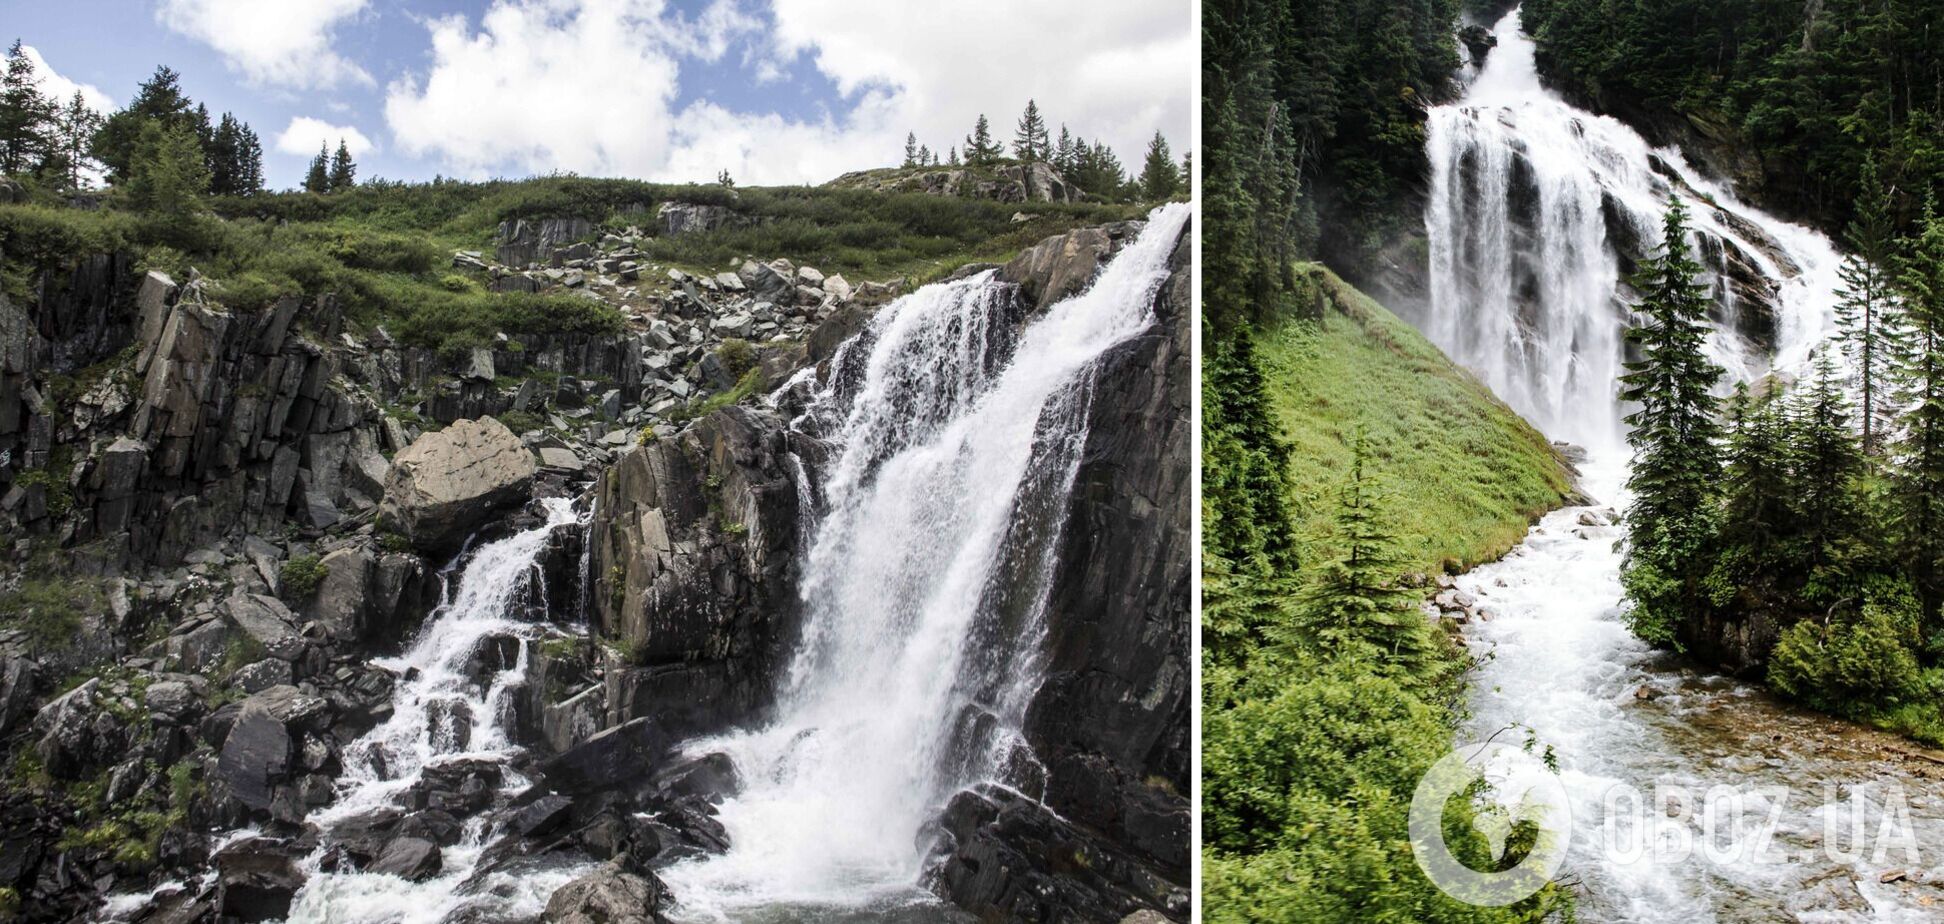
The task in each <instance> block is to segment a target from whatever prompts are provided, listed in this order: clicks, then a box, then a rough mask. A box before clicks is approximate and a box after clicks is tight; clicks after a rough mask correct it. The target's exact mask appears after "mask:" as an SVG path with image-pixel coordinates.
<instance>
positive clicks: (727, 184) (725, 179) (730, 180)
mask: <svg viewBox="0 0 1944 924" xmlns="http://www.w3.org/2000/svg"><path fill="white" fill-rule="evenodd" d="M716 185H717V186H720V187H722V188H724V189H735V188H736V180H735V178H734V177H731V176H730V175H729V168H727V167H724V168H723V169H722V171H721V172H720V173H717V174H716Z"/></svg>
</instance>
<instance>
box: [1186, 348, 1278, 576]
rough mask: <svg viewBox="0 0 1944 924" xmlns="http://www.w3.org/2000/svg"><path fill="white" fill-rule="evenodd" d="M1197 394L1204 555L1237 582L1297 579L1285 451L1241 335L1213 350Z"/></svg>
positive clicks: (1252, 354) (1264, 389)
mask: <svg viewBox="0 0 1944 924" xmlns="http://www.w3.org/2000/svg"><path fill="white" fill-rule="evenodd" d="M1202 394H1203V408H1204V419H1203V422H1202V432H1203V438H1202V456H1203V463H1202V469H1203V473H1204V486H1203V492H1202V493H1203V498H1204V500H1203V511H1204V516H1203V525H1202V530H1203V536H1204V538H1203V545H1204V547H1205V548H1206V549H1207V550H1208V551H1209V553H1210V554H1211V555H1212V556H1213V557H1216V558H1221V559H1224V560H1226V561H1228V562H1229V563H1230V564H1231V566H1232V567H1233V569H1234V570H1235V571H1236V572H1237V573H1240V574H1255V575H1264V574H1271V573H1275V572H1293V571H1295V570H1296V567H1297V558H1296V546H1295V541H1294V537H1293V535H1292V532H1291V520H1290V514H1289V477H1288V472H1289V445H1288V444H1287V443H1285V442H1284V441H1283V439H1282V436H1281V431H1280V430H1279V429H1278V428H1277V426H1276V424H1275V422H1274V421H1273V420H1272V419H1271V418H1270V413H1269V398H1268V394H1267V386H1266V385H1265V384H1264V382H1263V379H1262V370H1261V368H1260V367H1259V366H1258V365H1257V363H1256V358H1255V342H1254V339H1253V337H1251V336H1250V333H1249V331H1248V330H1247V329H1246V328H1244V329H1240V330H1237V331H1236V332H1235V334H1234V336H1232V337H1230V338H1228V339H1227V340H1225V341H1224V342H1221V343H1218V344H1215V345H1213V346H1212V347H1211V349H1210V350H1209V353H1208V356H1207V359H1206V360H1205V362H1204V372H1203V376H1202Z"/></svg>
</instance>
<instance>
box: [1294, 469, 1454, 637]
mask: <svg viewBox="0 0 1944 924" xmlns="http://www.w3.org/2000/svg"><path fill="white" fill-rule="evenodd" d="M1368 454H1369V450H1368V447H1367V445H1366V443H1365V440H1364V437H1363V435H1362V434H1358V435H1357V436H1356V438H1355V439H1354V440H1353V441H1352V442H1351V450H1350V472H1349V476H1348V478H1347V479H1346V480H1345V481H1344V483H1343V487H1342V489H1341V493H1340V494H1339V496H1338V499H1337V506H1336V534H1335V536H1334V543H1333V544H1334V545H1335V546H1336V548H1337V550H1338V551H1337V554H1336V555H1335V556H1334V557H1331V558H1329V559H1327V560H1325V561H1322V562H1318V563H1316V564H1315V565H1314V566H1312V567H1311V569H1310V580H1309V585H1308V586H1307V587H1305V588H1304V589H1303V593H1302V595H1301V596H1300V597H1299V598H1298V603H1299V605H1300V607H1301V614H1302V615H1301V618H1300V619H1299V620H1298V621H1297V622H1296V624H1295V625H1294V626H1292V627H1291V628H1293V629H1295V630H1297V632H1298V633H1300V634H1299V635H1297V636H1295V637H1296V638H1297V639H1298V641H1297V643H1298V644H1308V645H1314V646H1317V647H1320V648H1322V649H1323V650H1324V651H1327V652H1330V653H1332V654H1334V655H1338V656H1350V657H1358V658H1366V659H1369V660H1372V661H1378V662H1382V663H1385V664H1390V665H1399V666H1402V667H1405V668H1407V669H1417V668H1419V667H1421V666H1422V665H1423V664H1424V662H1425V660H1426V659H1427V658H1428V657H1429V654H1430V653H1429V651H1428V646H1429V641H1430V640H1429V639H1428V638H1426V634H1425V631H1424V614H1423V612H1422V611H1420V610H1419V609H1418V607H1417V603H1418V601H1419V600H1420V599H1422V593H1421V592H1419V591H1412V590H1410V589H1408V588H1405V587H1401V586H1399V583H1398V580H1399V577H1400V575H1401V574H1402V573H1403V570H1404V567H1405V565H1404V560H1403V558H1402V557H1401V556H1400V555H1399V554H1398V552H1397V540H1396V538H1395V537H1394V536H1393V535H1392V533H1391V531H1390V526H1389V524H1388V523H1387V522H1386V514H1385V512H1384V510H1383V508H1382V506H1381V498H1382V495H1381V493H1380V491H1379V490H1378V488H1377V487H1376V485H1374V484H1373V483H1372V479H1371V478H1370V477H1369V476H1368V475H1367V474H1366V470H1365V469H1366V461H1367V458H1366V457H1367V456H1368ZM1284 638H1285V639H1289V638H1291V635H1290V634H1287V633H1285V634H1284Z"/></svg>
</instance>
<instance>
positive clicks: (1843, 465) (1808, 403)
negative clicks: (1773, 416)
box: [1781, 353, 1864, 583]
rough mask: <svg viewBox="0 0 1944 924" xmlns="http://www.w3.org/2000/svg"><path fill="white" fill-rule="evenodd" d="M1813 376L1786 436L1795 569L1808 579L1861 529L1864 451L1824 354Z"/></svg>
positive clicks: (1838, 554)
mask: <svg viewBox="0 0 1944 924" xmlns="http://www.w3.org/2000/svg"><path fill="white" fill-rule="evenodd" d="M1815 364H1816V374H1815V378H1814V379H1813V380H1812V381H1811V383H1810V385H1809V387H1808V389H1807V390H1805V391H1803V392H1802V393H1801V397H1800V398H1799V400H1798V401H1797V402H1796V406H1795V408H1794V417H1795V419H1794V421H1793V423H1792V431H1793V432H1792V433H1791V434H1790V438H1789V450H1790V455H1791V457H1792V458H1791V465H1790V467H1791V469H1792V476H1793V477H1792V478H1791V479H1790V481H1791V483H1792V484H1791V490H1790V491H1789V492H1788V493H1786V494H1784V495H1781V496H1783V497H1787V498H1791V499H1792V501H1793V504H1794V507H1795V510H1796V518H1797V520H1798V521H1799V522H1800V523H1801V527H1802V540H1803V546H1802V557H1801V561H1800V562H1799V565H1800V567H1799V568H1798V569H1797V570H1798V571H1799V572H1800V573H1803V574H1805V575H1806V576H1808V577H1809V578H1810V580H1811V581H1812V582H1818V583H1819V582H1821V579H1822V575H1821V572H1822V571H1823V570H1824V569H1826V568H1829V567H1830V566H1831V565H1833V564H1835V563H1837V562H1838V560H1839V559H1841V558H1843V557H1844V555H1845V552H1846V550H1847V548H1848V547H1849V546H1850V545H1852V544H1853V543H1854V542H1855V541H1856V540H1857V539H1858V537H1859V533H1860V532H1861V531H1862V522H1861V516H1862V511H1861V509H1860V508H1859V506H1858V504H1857V492H1856V488H1855V482H1856V479H1857V478H1858V477H1860V476H1861V475H1862V474H1863V462H1864V456H1863V450H1862V447H1861V446H1860V445H1858V443H1857V438H1856V435H1855V433H1854V432H1853V431H1852V426H1851V421H1850V413H1851V411H1850V403H1849V398H1848V396H1847V395H1845V394H1844V393H1843V385H1842V382H1840V381H1839V380H1838V378H1837V372H1836V363H1835V360H1834V359H1832V358H1831V357H1830V356H1829V354H1828V353H1819V354H1817V356H1816V359H1815Z"/></svg>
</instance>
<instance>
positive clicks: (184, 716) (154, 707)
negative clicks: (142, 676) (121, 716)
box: [142, 680, 202, 724]
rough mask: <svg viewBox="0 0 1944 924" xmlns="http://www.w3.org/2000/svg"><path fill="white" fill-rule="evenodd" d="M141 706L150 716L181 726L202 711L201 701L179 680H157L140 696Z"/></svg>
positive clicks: (194, 692) (187, 685) (193, 691)
mask: <svg viewBox="0 0 1944 924" xmlns="http://www.w3.org/2000/svg"><path fill="white" fill-rule="evenodd" d="M142 705H143V706H145V707H147V708H148V711H149V712H150V713H151V714H154V715H157V716H160V717H162V718H164V719H167V720H168V721H170V722H174V723H177V724H182V723H184V722H189V721H193V720H194V719H195V718H196V716H197V714H198V713H200V712H201V711H202V700H201V698H200V697H198V696H196V691H195V690H193V689H191V688H190V686H189V684H187V683H185V682H183V681H180V680H159V681H156V682H155V683H151V684H149V687H148V690H147V691H146V692H144V693H143V694H142Z"/></svg>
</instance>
